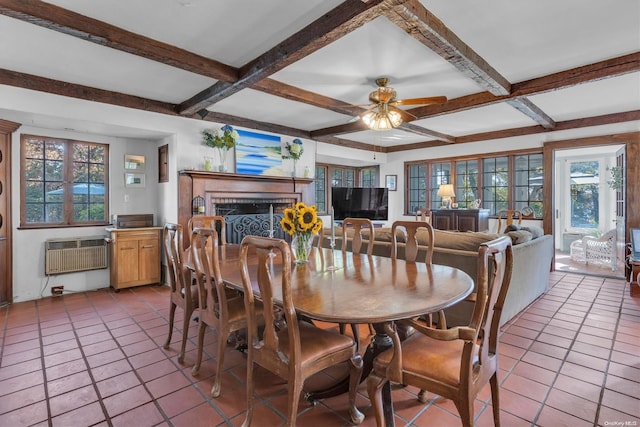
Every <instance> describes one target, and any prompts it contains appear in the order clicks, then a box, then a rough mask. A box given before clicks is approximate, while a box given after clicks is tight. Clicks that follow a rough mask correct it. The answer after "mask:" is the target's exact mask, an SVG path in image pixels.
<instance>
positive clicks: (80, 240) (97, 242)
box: [44, 236, 108, 276]
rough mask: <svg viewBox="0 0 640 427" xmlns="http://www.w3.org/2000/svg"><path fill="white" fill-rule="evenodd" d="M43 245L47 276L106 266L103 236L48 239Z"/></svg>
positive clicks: (106, 255) (106, 256) (105, 246)
mask: <svg viewBox="0 0 640 427" xmlns="http://www.w3.org/2000/svg"><path fill="white" fill-rule="evenodd" d="M44 245H45V246H44V255H45V256H44V258H45V266H44V274H46V275H47V276H49V275H53V274H63V273H73V272H76V271H85V270H96V269H99V268H107V259H108V252H107V250H108V246H107V242H106V240H105V239H104V237H103V236H89V237H75V238H72V239H50V240H47V241H45V243H44Z"/></svg>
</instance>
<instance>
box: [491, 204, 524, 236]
mask: <svg viewBox="0 0 640 427" xmlns="http://www.w3.org/2000/svg"><path fill="white" fill-rule="evenodd" d="M503 221H504V227H505V228H507V227H508V226H509V225H511V224H513V223H514V221H517V224H522V212H520V211H519V210H514V209H502V210H501V211H498V228H497V232H498V233H502V232H504V228H502V224H503Z"/></svg>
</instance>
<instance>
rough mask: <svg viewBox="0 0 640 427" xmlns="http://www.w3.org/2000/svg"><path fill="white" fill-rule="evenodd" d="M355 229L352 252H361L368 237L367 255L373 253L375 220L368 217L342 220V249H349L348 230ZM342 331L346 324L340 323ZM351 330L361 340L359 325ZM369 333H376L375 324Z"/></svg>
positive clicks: (352, 326)
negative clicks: (367, 233) (365, 234)
mask: <svg viewBox="0 0 640 427" xmlns="http://www.w3.org/2000/svg"><path fill="white" fill-rule="evenodd" d="M349 229H353V237H352V238H351V252H353V253H361V251H362V247H363V240H364V238H365V237H366V238H367V239H368V243H367V250H366V254H367V255H373V246H374V244H373V242H374V241H375V235H376V230H375V228H374V226H373V221H371V220H370V219H367V218H345V219H344V220H343V221H342V251H343V252H345V251H346V250H347V242H348V237H347V234H348V230H349ZM365 230H368V231H369V235H368V236H364V235H363V232H364V231H365ZM339 327H340V333H344V330H345V325H344V324H342V323H341V324H340V325H339ZM351 331H352V333H353V337H354V339H355V340H356V341H359V340H360V334H359V333H358V325H351ZM369 333H370V334H372V335H373V334H375V329H374V328H373V325H371V324H369Z"/></svg>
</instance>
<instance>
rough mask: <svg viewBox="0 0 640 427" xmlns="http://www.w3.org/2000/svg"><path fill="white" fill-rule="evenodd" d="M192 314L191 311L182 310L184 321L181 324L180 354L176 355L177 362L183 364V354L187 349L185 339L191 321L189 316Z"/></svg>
mask: <svg viewBox="0 0 640 427" xmlns="http://www.w3.org/2000/svg"><path fill="white" fill-rule="evenodd" d="M192 314H193V309H188V308H185V310H184V319H183V322H182V345H181V347H180V354H179V355H178V362H179V363H183V362H184V353H185V350H186V348H187V338H188V336H189V322H190V321H191V315H192Z"/></svg>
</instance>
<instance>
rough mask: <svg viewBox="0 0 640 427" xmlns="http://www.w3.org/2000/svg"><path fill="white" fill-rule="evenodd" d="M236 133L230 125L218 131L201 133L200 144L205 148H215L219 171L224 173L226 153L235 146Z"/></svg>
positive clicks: (237, 136) (207, 130)
mask: <svg viewBox="0 0 640 427" xmlns="http://www.w3.org/2000/svg"><path fill="white" fill-rule="evenodd" d="M239 137H240V135H238V131H236V130H235V129H234V128H233V127H231V126H230V125H224V126H222V127H221V128H220V129H219V130H218V129H205V130H203V131H202V143H203V144H204V145H206V146H207V147H211V148H215V149H217V150H218V153H219V154H220V165H219V170H220V171H224V168H225V165H226V160H227V152H228V151H229V150H230V149H232V148H233V147H235V146H236V142H237V141H238V138H239Z"/></svg>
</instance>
